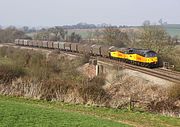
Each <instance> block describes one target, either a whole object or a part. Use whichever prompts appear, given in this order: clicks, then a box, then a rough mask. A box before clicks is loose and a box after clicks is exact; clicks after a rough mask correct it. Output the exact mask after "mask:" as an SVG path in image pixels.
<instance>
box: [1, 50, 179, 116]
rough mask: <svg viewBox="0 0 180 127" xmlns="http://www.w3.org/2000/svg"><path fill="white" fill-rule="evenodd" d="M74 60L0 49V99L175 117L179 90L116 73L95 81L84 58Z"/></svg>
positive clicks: (121, 69)
mask: <svg viewBox="0 0 180 127" xmlns="http://www.w3.org/2000/svg"><path fill="white" fill-rule="evenodd" d="M74 58H76V57H74ZM74 58H72V57H71V58H69V57H68V56H67V55H64V54H61V53H60V54H59V53H57V52H49V51H48V55H47V52H42V51H34V50H32V49H18V48H13V47H1V49H0V94H2V95H12V96H20V97H26V98H33V99H40V100H47V101H61V102H66V103H73V104H86V105H95V106H105V107H112V108H129V110H139V109H141V110H146V111H150V112H158V113H162V114H166V115H173V116H179V114H180V112H179V111H180V110H179V109H180V101H179V97H180V95H179V90H180V87H179V84H174V85H173V84H172V85H165V86H163V85H162V84H161V85H158V84H157V83H156V82H155V83H153V82H150V81H148V80H146V79H145V78H141V77H142V76H141V75H139V76H138V77H136V76H134V75H135V74H134V75H133V74H132V72H128V71H127V70H126V69H124V68H118V72H117V69H116V70H115V69H114V70H113V68H116V67H112V68H111V69H109V73H102V74H101V75H98V76H96V73H95V71H94V70H95V68H96V67H94V66H92V65H89V64H88V62H89V60H88V59H87V57H82V58H78V59H74ZM104 69H105V68H104ZM110 70H111V71H110ZM88 72H89V73H88ZM105 72H108V70H106V71H105ZM88 74H91V76H90V77H89V75H88ZM130 74H131V75H130Z"/></svg>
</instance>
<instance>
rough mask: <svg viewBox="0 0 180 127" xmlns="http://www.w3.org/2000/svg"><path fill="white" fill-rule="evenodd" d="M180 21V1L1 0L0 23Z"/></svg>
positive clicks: (177, 22)
mask: <svg viewBox="0 0 180 127" xmlns="http://www.w3.org/2000/svg"><path fill="white" fill-rule="evenodd" d="M159 19H163V21H167V22H168V23H170V24H180V0H0V25H2V26H8V25H15V26H59V25H72V24H77V23H79V22H86V23H92V24H101V23H107V24H112V25H141V24H142V23H143V21H145V20H150V21H151V22H153V23H156V22H158V21H159Z"/></svg>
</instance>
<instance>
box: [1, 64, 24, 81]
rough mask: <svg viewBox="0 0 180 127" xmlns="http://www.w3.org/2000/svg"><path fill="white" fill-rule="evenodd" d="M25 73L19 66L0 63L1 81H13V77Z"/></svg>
mask: <svg viewBox="0 0 180 127" xmlns="http://www.w3.org/2000/svg"><path fill="white" fill-rule="evenodd" d="M25 74H26V73H25V70H24V69H23V68H21V67H19V66H12V65H0V83H9V82H12V80H13V79H15V78H19V77H21V76H24V75H25Z"/></svg>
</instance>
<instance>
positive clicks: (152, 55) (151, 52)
mask: <svg viewBox="0 0 180 127" xmlns="http://www.w3.org/2000/svg"><path fill="white" fill-rule="evenodd" d="M145 57H157V53H156V52H154V51H149V52H147V53H146V55H145Z"/></svg>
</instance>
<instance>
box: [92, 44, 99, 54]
mask: <svg viewBox="0 0 180 127" xmlns="http://www.w3.org/2000/svg"><path fill="white" fill-rule="evenodd" d="M101 47H102V46H101V45H96V44H95V45H92V46H91V53H92V54H93V55H96V56H101Z"/></svg>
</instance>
